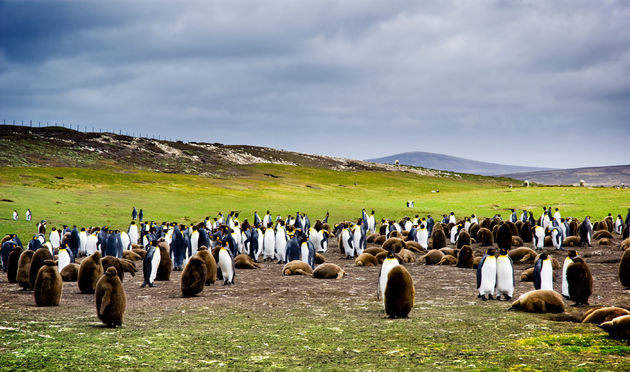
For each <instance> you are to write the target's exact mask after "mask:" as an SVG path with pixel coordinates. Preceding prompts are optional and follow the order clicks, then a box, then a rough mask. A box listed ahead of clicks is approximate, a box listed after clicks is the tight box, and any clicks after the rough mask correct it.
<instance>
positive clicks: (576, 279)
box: [567, 257, 593, 306]
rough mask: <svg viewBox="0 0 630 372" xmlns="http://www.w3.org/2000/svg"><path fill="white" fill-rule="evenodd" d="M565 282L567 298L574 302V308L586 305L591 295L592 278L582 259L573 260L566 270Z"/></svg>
mask: <svg viewBox="0 0 630 372" xmlns="http://www.w3.org/2000/svg"><path fill="white" fill-rule="evenodd" d="M567 282H568V285H569V297H570V298H571V300H573V301H575V306H580V305H588V298H589V297H590V296H591V294H592V293H593V276H592V275H591V270H590V269H589V268H588V265H587V264H586V262H584V260H583V259H582V257H575V258H573V263H572V264H570V265H569V267H568V268H567Z"/></svg>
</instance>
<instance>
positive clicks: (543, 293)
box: [509, 289, 564, 313]
mask: <svg viewBox="0 0 630 372" xmlns="http://www.w3.org/2000/svg"><path fill="white" fill-rule="evenodd" d="M509 310H521V311H527V312H530V313H561V312H563V311H564V301H563V300H562V296H561V295H560V293H558V292H556V291H552V290H549V289H537V290H535V291H530V292H527V293H524V294H522V295H521V296H520V297H519V298H518V300H516V301H514V302H513V303H512V307H510V309H509Z"/></svg>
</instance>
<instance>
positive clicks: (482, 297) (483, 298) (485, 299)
mask: <svg viewBox="0 0 630 372" xmlns="http://www.w3.org/2000/svg"><path fill="white" fill-rule="evenodd" d="M480 297H481V299H482V300H484V301H488V299H487V298H486V296H480Z"/></svg>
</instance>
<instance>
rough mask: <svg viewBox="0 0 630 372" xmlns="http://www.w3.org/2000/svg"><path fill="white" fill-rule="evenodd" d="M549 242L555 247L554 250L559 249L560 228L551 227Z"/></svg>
mask: <svg viewBox="0 0 630 372" xmlns="http://www.w3.org/2000/svg"><path fill="white" fill-rule="evenodd" d="M550 235H551V242H552V243H553V246H554V247H555V248H556V250H561V249H562V240H564V239H563V234H562V231H561V230H560V228H558V227H553V228H552V229H551V234H550Z"/></svg>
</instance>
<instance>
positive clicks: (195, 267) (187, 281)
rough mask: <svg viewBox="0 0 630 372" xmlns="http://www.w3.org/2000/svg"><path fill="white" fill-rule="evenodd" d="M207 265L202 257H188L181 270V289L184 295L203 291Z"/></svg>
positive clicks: (192, 294) (193, 294)
mask: <svg viewBox="0 0 630 372" xmlns="http://www.w3.org/2000/svg"><path fill="white" fill-rule="evenodd" d="M207 274H208V267H207V266H206V261H204V260H203V258H201V257H199V256H197V255H194V256H192V257H190V259H189V260H188V263H186V266H185V267H184V271H182V277H181V289H182V295H184V296H195V295H196V294H198V293H201V291H203V288H204V287H205V285H206V275H207Z"/></svg>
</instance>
